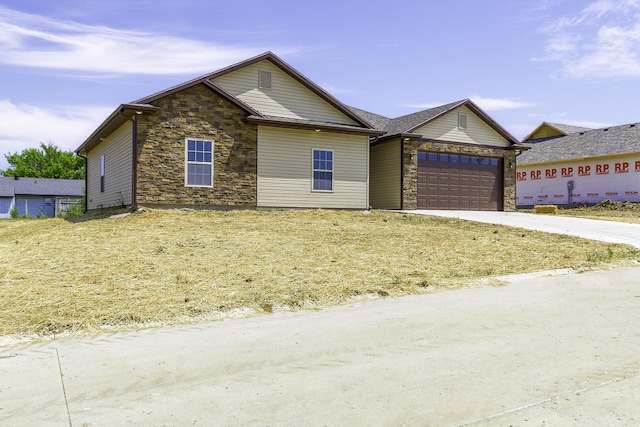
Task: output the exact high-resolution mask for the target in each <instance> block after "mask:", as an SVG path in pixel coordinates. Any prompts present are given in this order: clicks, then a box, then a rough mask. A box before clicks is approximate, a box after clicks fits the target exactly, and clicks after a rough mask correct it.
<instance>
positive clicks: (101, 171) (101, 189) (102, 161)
mask: <svg viewBox="0 0 640 427" xmlns="http://www.w3.org/2000/svg"><path fill="white" fill-rule="evenodd" d="M100 192H101V193H104V155H103V156H100Z"/></svg>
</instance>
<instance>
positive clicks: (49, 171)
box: [0, 142, 84, 179]
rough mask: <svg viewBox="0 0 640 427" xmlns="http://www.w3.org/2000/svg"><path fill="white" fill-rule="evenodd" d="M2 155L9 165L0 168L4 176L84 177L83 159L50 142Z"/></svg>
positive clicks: (0, 172)
mask: <svg viewBox="0 0 640 427" xmlns="http://www.w3.org/2000/svg"><path fill="white" fill-rule="evenodd" d="M4 157H5V158H6V159H7V162H9V165H10V167H9V168H8V169H5V170H0V174H1V175H4V176H9V177H11V176H16V175H17V176H21V177H28V178H63V179H69V178H73V179H84V159H83V158H81V157H78V156H76V155H75V154H74V153H73V151H61V150H60V149H59V148H58V147H56V146H55V145H53V144H51V143H49V144H45V143H43V142H41V143H40V148H27V149H25V150H23V151H22V153H9V154H5V155H4Z"/></svg>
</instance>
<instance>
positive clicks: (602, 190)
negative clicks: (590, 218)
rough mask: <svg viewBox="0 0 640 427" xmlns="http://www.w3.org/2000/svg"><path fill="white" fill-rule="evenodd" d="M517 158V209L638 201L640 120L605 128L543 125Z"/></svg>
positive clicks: (528, 139)
mask: <svg viewBox="0 0 640 427" xmlns="http://www.w3.org/2000/svg"><path fill="white" fill-rule="evenodd" d="M523 143H524V145H527V146H529V147H531V149H530V150H529V151H527V152H526V153H523V154H522V155H521V156H520V157H518V168H517V197H516V204H517V206H519V207H528V206H532V205H538V204H554V205H566V204H570V203H598V202H601V201H603V200H605V199H609V200H611V201H629V202H640V193H639V192H640V124H635V123H634V124H628V125H622V126H610V127H606V128H601V129H588V128H577V127H575V126H567V125H560V124H555V123H546V122H544V123H542V124H541V125H540V126H538V127H537V128H536V129H535V130H534V131H533V132H532V133H531V134H530V135H528V136H527V137H526V138H525V139H524V141H523Z"/></svg>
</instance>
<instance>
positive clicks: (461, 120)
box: [458, 113, 467, 129]
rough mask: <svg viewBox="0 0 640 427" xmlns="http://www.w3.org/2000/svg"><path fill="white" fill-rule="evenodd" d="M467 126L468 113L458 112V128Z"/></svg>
mask: <svg viewBox="0 0 640 427" xmlns="http://www.w3.org/2000/svg"><path fill="white" fill-rule="evenodd" d="M466 128H467V115H466V114H462V113H459V114H458V129H466Z"/></svg>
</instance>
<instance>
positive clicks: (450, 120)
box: [413, 107, 509, 147]
mask: <svg viewBox="0 0 640 427" xmlns="http://www.w3.org/2000/svg"><path fill="white" fill-rule="evenodd" d="M459 113H463V114H466V115H467V128H466V129H458V114H459ZM413 133H417V134H419V135H422V136H423V137H425V138H432V139H438V140H442V141H451V142H462V143H467V144H478V145H491V146H497V147H508V146H509V141H507V140H506V139H505V138H504V137H503V136H501V135H500V134H499V133H498V132H496V131H495V130H493V128H491V126H489V125H488V124H487V123H486V122H485V121H484V120H482V119H481V118H480V117H478V116H476V115H475V114H474V113H473V112H472V111H471V110H469V109H468V108H467V107H460V108H456V109H455V110H453V111H451V112H449V113H447V114H445V115H444V116H442V117H439V118H437V119H435V120H433V121H432V122H429V123H427V124H426V125H424V126H421V127H419V128H418V129H416V130H415V131H413Z"/></svg>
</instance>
